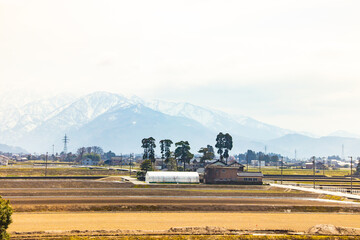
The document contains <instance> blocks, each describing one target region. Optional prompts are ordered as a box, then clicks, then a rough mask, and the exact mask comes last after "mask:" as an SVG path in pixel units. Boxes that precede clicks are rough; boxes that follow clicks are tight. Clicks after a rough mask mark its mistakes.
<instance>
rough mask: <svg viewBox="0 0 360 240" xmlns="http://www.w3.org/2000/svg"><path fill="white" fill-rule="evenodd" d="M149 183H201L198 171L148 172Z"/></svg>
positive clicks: (146, 178)
mask: <svg viewBox="0 0 360 240" xmlns="http://www.w3.org/2000/svg"><path fill="white" fill-rule="evenodd" d="M145 182H147V183H199V174H198V173H197V172H161V171H158V172H147V173H146V175H145Z"/></svg>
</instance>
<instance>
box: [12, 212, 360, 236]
mask: <svg viewBox="0 0 360 240" xmlns="http://www.w3.org/2000/svg"><path fill="white" fill-rule="evenodd" d="M13 219H14V223H13V224H11V225H10V229H9V232H13V231H18V232H26V231H50V230H51V231H61V230H62V231H64V230H81V231H83V230H117V229H121V230H167V229H169V228H171V227H188V226H192V227H205V226H217V227H223V228H228V229H240V230H274V229H277V230H294V231H307V230H308V229H309V228H310V227H312V226H314V225H316V224H334V225H337V226H346V227H355V228H360V215H359V214H333V213H238V212H236V213H231V212H162V213H159V212H121V213H119V212H117V213H104V212H103V213H101V212H99V213H75V214H74V213H15V214H14V216H13Z"/></svg>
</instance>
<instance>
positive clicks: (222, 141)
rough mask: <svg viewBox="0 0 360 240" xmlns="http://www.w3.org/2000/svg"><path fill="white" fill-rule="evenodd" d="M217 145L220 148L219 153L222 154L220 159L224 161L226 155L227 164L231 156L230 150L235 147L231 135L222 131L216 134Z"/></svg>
mask: <svg viewBox="0 0 360 240" xmlns="http://www.w3.org/2000/svg"><path fill="white" fill-rule="evenodd" d="M215 147H216V148H217V149H218V151H217V153H218V154H220V160H221V161H223V160H224V157H225V159H226V164H227V159H228V157H229V151H230V150H231V149H232V147H233V141H232V137H231V135H230V134H228V133H226V134H223V133H222V132H220V133H219V134H218V135H217V136H216V144H215ZM224 150H225V151H224Z"/></svg>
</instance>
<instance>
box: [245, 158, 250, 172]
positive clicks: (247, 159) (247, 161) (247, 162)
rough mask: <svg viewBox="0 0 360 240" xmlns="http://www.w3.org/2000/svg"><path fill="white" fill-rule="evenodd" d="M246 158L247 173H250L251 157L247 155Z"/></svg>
mask: <svg viewBox="0 0 360 240" xmlns="http://www.w3.org/2000/svg"><path fill="white" fill-rule="evenodd" d="M245 157H246V171H247V172H248V171H249V157H248V155H247V154H246V156H245Z"/></svg>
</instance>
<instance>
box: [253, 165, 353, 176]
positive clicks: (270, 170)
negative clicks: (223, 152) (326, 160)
mask: <svg viewBox="0 0 360 240" xmlns="http://www.w3.org/2000/svg"><path fill="white" fill-rule="evenodd" d="M249 171H253V172H257V171H259V168H254V167H250V168H249ZM318 171H319V172H318V173H316V175H322V174H323V171H322V169H318ZM261 172H262V173H263V174H265V175H266V174H269V175H280V174H281V169H280V168H277V167H262V168H261ZM283 174H284V175H313V170H312V169H291V168H290V169H283ZM324 174H325V175H326V176H331V177H336V176H345V175H349V174H350V169H347V168H341V169H338V170H325V171H324Z"/></svg>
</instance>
